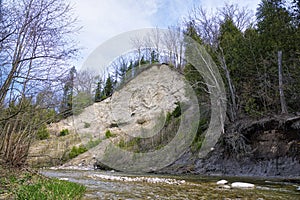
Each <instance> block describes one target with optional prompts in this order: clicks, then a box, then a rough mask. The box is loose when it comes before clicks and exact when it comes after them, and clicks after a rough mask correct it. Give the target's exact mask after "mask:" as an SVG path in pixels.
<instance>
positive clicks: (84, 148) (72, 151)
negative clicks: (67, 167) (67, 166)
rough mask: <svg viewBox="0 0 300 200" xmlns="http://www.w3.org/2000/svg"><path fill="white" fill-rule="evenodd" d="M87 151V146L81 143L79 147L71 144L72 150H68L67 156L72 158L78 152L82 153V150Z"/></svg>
mask: <svg viewBox="0 0 300 200" xmlns="http://www.w3.org/2000/svg"><path fill="white" fill-rule="evenodd" d="M86 151H87V148H86V147H84V146H83V145H80V146H79V147H76V146H73V147H72V150H71V151H70V153H69V158H70V159H72V158H75V157H77V156H78V155H79V154H82V153H84V152H86Z"/></svg>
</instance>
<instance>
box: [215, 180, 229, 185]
mask: <svg viewBox="0 0 300 200" xmlns="http://www.w3.org/2000/svg"><path fill="white" fill-rule="evenodd" d="M227 183H228V181H226V180H224V179H223V180H219V181H218V182H217V185H225V184H227Z"/></svg>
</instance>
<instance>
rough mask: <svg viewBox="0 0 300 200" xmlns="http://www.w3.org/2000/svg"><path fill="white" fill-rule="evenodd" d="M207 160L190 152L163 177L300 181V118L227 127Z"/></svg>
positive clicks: (247, 121)
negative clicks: (258, 178)
mask: <svg viewBox="0 0 300 200" xmlns="http://www.w3.org/2000/svg"><path fill="white" fill-rule="evenodd" d="M225 130H226V131H225V134H223V135H222V137H221V138H220V140H219V142H218V144H217V145H216V146H215V149H214V150H213V151H211V152H210V153H209V154H208V156H207V157H206V158H204V159H200V158H198V153H197V152H191V151H188V152H186V153H185V154H184V155H183V156H182V157H181V158H180V159H178V160H177V161H176V162H175V163H173V164H172V165H170V166H168V167H166V168H164V169H163V170H161V171H160V173H176V174H182V173H195V174H205V175H227V176H260V177H264V176H268V177H286V178H293V179H300V116H299V115H298V116H296V115H285V116H272V117H265V118H262V119H259V120H253V119H244V120H240V121H237V122H235V123H232V124H230V125H227V127H226V129H225Z"/></svg>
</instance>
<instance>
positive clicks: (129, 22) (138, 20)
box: [69, 0, 260, 69]
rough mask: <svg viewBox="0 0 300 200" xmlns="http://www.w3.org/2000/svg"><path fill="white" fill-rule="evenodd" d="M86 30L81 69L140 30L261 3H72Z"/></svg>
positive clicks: (88, 0) (240, 0) (127, 0)
mask: <svg viewBox="0 0 300 200" xmlns="http://www.w3.org/2000/svg"><path fill="white" fill-rule="evenodd" d="M69 1H70V3H71V5H73V7H74V14H75V16H77V18H78V20H79V22H78V24H79V25H80V26H82V29H81V30H80V32H79V33H78V35H77V36H76V40H77V41H78V43H79V46H80V47H81V48H82V51H81V54H80V56H79V57H78V58H77V60H75V61H74V63H73V65H75V66H76V68H78V69H80V68H81V66H82V65H83V63H84V61H85V60H86V59H87V57H88V56H89V55H90V54H91V53H92V52H93V50H95V49H96V48H97V47H98V46H99V45H101V44H102V43H103V42H105V41H107V40H108V39H110V38H112V37H114V36H116V35H118V34H121V33H124V32H127V31H131V30H136V29H142V28H155V27H158V28H168V26H174V25H176V24H177V23H178V22H180V20H181V19H182V18H183V17H186V16H187V15H188V13H189V11H190V10H191V9H192V8H193V7H194V6H202V7H204V8H205V9H207V10H214V9H216V8H217V7H222V6H224V4H225V2H226V3H228V4H238V5H239V6H240V7H243V6H247V7H248V8H249V9H252V10H253V11H254V12H255V10H256V8H257V6H258V4H259V3H260V0H229V1H228V0H227V1H226V0H69Z"/></svg>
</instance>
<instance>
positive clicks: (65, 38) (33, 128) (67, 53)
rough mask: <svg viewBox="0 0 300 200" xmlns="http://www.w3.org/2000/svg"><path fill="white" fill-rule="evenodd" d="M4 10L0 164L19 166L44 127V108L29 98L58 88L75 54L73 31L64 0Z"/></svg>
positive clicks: (26, 0)
mask: <svg viewBox="0 0 300 200" xmlns="http://www.w3.org/2000/svg"><path fill="white" fill-rule="evenodd" d="M3 10H5V13H8V14H3V15H1V17H2V19H3V20H2V21H1V28H2V30H1V36H0V37H1V38H0V55H1V58H0V66H1V68H0V80H1V81H0V105H2V107H0V111H1V112H0V127H1V129H0V137H1V138H2V139H3V140H1V142H0V161H2V162H3V163H5V164H8V165H10V166H14V167H18V166H22V165H23V164H24V162H25V161H26V158H27V155H28V150H29V147H30V144H31V142H32V140H33V139H34V137H35V134H36V132H37V130H38V128H39V126H40V125H41V124H42V123H44V119H43V120H41V119H42V117H41V116H40V115H42V112H40V111H41V109H44V108H41V106H40V105H38V104H37V103H36V102H35V100H34V99H35V98H34V97H36V96H37V94H38V93H40V92H41V91H45V89H46V88H53V87H56V88H57V90H58V89H59V87H58V86H59V85H60V83H61V80H63V77H64V75H65V74H66V73H65V72H67V71H68V69H66V67H67V66H68V65H67V61H68V59H69V58H71V57H72V55H74V54H75V53H76V52H77V48H76V43H75V42H74V41H73V40H72V35H73V33H74V31H77V30H78V28H76V27H75V21H76V19H74V17H73V16H74V15H73V13H72V8H71V7H70V5H69V4H68V3H66V2H65V1H64V0H21V1H16V0H11V1H6V3H5V4H2V7H1V11H3ZM2 13H3V12H1V14H2ZM49 94H50V93H49ZM36 101H37V100H36ZM45 109H47V108H45Z"/></svg>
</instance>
